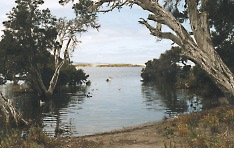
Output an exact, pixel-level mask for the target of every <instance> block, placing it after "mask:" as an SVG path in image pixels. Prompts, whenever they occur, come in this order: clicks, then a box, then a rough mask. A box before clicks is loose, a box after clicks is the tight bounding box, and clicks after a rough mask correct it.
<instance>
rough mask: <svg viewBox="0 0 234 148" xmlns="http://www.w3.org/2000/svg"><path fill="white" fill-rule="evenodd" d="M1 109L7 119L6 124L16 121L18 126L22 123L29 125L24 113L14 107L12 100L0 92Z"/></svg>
mask: <svg viewBox="0 0 234 148" xmlns="http://www.w3.org/2000/svg"><path fill="white" fill-rule="evenodd" d="M0 109H1V110H0V111H1V114H2V115H3V119H5V123H6V125H9V124H10V123H15V125H16V126H19V125H20V124H23V125H29V123H28V122H27V121H26V120H24V119H23V117H22V115H21V114H20V113H19V112H18V111H17V110H16V109H15V108H14V106H13V105H12V102H11V101H10V100H9V99H6V98H5V97H4V96H3V95H2V93H0Z"/></svg>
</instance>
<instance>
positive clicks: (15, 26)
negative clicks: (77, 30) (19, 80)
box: [0, 0, 57, 75]
mask: <svg viewBox="0 0 234 148" xmlns="http://www.w3.org/2000/svg"><path fill="white" fill-rule="evenodd" d="M16 3H17V6H16V7H14V8H13V9H12V11H11V12H10V13H8V14H7V16H8V21H5V22H3V24H4V26H5V28H6V29H5V30H3V32H4V35H3V36H2V40H1V43H0V49H1V52H2V53H3V54H1V55H0V56H1V60H2V63H3V64H4V65H1V66H5V71H3V73H5V74H9V73H11V75H15V74H25V73H27V72H29V68H30V66H31V65H36V64H45V63H48V62H49V59H48V55H50V53H49V51H48V50H47V49H52V48H54V47H55V44H54V43H55V41H56V35H57V31H56V18H55V17H54V16H52V15H51V14H50V11H49V10H48V9H45V10H40V9H38V7H39V4H41V3H43V1H36V0H34V1H29V0H17V1H16Z"/></svg>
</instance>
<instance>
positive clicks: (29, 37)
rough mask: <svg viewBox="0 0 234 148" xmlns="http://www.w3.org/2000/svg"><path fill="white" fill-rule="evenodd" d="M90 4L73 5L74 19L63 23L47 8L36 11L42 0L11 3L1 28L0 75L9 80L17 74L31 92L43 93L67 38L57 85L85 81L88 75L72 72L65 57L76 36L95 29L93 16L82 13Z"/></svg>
mask: <svg viewBox="0 0 234 148" xmlns="http://www.w3.org/2000/svg"><path fill="white" fill-rule="evenodd" d="M90 2H91V1H81V3H80V4H79V5H78V4H77V5H74V6H73V9H74V10H75V12H76V18H75V19H72V20H68V21H67V20H65V19H57V18H56V17H55V16H53V15H52V14H51V12H50V10H49V9H43V10H42V9H40V8H39V6H40V5H41V4H43V3H44V1H43V0H17V1H15V3H16V6H15V7H13V8H12V11H11V12H9V13H8V14H7V16H8V20H7V21H4V22H3V24H4V26H5V29H4V30H3V32H4V35H3V36H2V40H1V42H0V73H1V74H2V75H3V76H4V77H5V78H6V79H9V80H14V78H15V76H16V75H20V76H21V77H23V78H24V79H25V80H26V81H27V83H28V84H29V85H30V86H31V87H32V89H34V90H36V91H41V90H42V91H44V89H43V85H45V86H46V87H47V88H48V86H49V83H50V80H51V78H52V76H53V74H54V71H55V69H56V66H57V65H58V64H59V63H57V62H61V61H62V60H63V59H62V58H60V54H62V49H61V48H62V47H63V46H64V45H63V44H64V42H63V41H65V40H69V38H70V37H71V38H70V40H72V43H71V45H69V44H67V45H66V47H67V48H66V49H65V50H64V57H63V58H64V59H65V60H66V62H65V64H64V67H63V68H62V71H61V72H60V74H61V75H60V76H59V79H58V85H66V84H71V85H77V84H80V83H81V82H82V81H85V80H86V79H87V77H88V76H87V75H85V73H84V72H83V71H82V70H76V68H75V67H74V66H73V65H72V63H71V62H70V57H69V56H70V54H71V52H73V50H74V48H75V45H76V43H79V41H77V39H76V35H77V33H81V32H85V31H87V28H88V27H92V28H98V27H99V25H98V24H97V23H96V13H91V14H86V13H85V12H84V10H83V9H84V8H87V7H88V6H89V5H91V4H92V3H90ZM58 36H59V42H58V41H57V37H58ZM68 46H70V47H68ZM56 55H59V56H58V57H57V58H56V59H58V60H55V56H56ZM55 63H56V64H55ZM41 81H42V82H43V84H42V83H41ZM40 89H41V90H40ZM42 93H43V92H42Z"/></svg>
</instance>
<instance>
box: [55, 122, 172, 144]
mask: <svg viewBox="0 0 234 148" xmlns="http://www.w3.org/2000/svg"><path fill="white" fill-rule="evenodd" d="M165 123H166V122H164V121H162V122H157V123H148V124H145V125H140V126H137V127H129V128H126V129H122V130H118V131H112V132H108V133H102V134H96V135H91V136H82V137H66V138H64V137H63V138H58V139H56V146H54V147H56V148H68V147H69V148H164V147H165V144H166V145H167V146H169V145H170V139H169V137H167V136H165V132H164V128H165Z"/></svg>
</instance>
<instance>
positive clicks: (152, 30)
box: [139, 19, 182, 46]
mask: <svg viewBox="0 0 234 148" xmlns="http://www.w3.org/2000/svg"><path fill="white" fill-rule="evenodd" d="M139 23H140V24H143V25H145V26H146V27H147V28H148V29H149V31H150V34H152V35H154V36H157V37H159V38H163V39H170V40H172V41H173V42H175V43H176V44H178V45H179V46H181V45H182V44H181V41H180V39H179V38H178V37H177V36H176V35H174V34H172V33H171V32H162V31H160V30H158V29H157V28H154V27H152V26H151V25H150V24H149V23H148V22H147V21H146V20H144V19H141V20H140V21H139Z"/></svg>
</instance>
